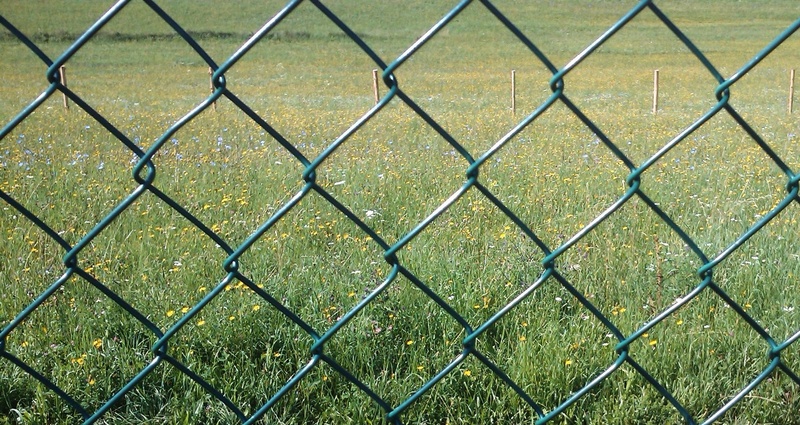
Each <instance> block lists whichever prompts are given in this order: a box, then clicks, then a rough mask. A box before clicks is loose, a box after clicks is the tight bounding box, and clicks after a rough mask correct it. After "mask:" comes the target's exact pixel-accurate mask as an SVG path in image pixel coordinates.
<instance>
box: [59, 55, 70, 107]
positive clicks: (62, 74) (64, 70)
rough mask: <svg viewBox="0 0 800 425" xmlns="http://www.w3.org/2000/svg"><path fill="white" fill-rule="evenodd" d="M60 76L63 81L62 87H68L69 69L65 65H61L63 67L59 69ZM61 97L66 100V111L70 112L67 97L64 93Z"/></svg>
mask: <svg viewBox="0 0 800 425" xmlns="http://www.w3.org/2000/svg"><path fill="white" fill-rule="evenodd" d="M58 75H59V79H60V80H61V85H62V86H64V87H66V86H67V67H66V66H64V65H61V67H60V68H58ZM61 96H63V98H64V109H66V110H69V102H67V95H66V94H64V93H61Z"/></svg>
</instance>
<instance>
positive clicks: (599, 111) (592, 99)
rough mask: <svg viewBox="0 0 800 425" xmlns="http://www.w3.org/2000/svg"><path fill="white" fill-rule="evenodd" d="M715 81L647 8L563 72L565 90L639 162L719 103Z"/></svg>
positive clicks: (607, 134) (571, 98)
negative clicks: (572, 68) (567, 71)
mask: <svg viewBox="0 0 800 425" xmlns="http://www.w3.org/2000/svg"><path fill="white" fill-rule="evenodd" d="M621 62H624V63H625V64H626V66H619V64H620V63H621ZM656 73H657V74H658V75H657V77H656ZM656 78H658V83H657V90H658V92H657V96H656V93H655V90H656V81H655V80H656ZM718 84H719V83H718V82H717V81H716V79H715V78H714V76H713V75H711V73H710V72H709V71H708V70H707V69H706V67H705V66H704V65H703V63H702V62H701V61H700V60H699V59H698V58H697V57H695V55H694V54H692V53H691V52H690V50H689V49H688V47H686V46H685V45H684V44H683V43H681V41H680V40H679V39H678V38H677V37H676V36H675V34H674V33H672V31H670V29H669V28H668V27H667V26H666V25H665V24H664V23H663V22H661V20H659V19H658V18H657V17H656V16H655V15H654V14H653V13H651V12H650V11H648V10H645V11H642V12H641V13H640V14H639V15H638V16H637V17H636V18H634V20H632V21H631V22H629V23H628V24H627V25H626V26H625V27H624V28H622V29H621V30H620V31H619V32H618V33H617V34H615V36H614V37H613V38H611V39H610V40H608V41H607V42H605V43H604V44H603V45H602V46H600V47H599V48H598V49H597V50H596V51H595V52H594V53H593V54H592V55H591V56H589V57H588V58H587V59H586V60H584V61H583V62H581V64H580V65H578V66H577V67H576V68H575V69H574V71H572V72H570V73H569V74H568V75H567V77H566V78H565V93H566V95H567V97H569V99H570V100H571V101H572V102H574V103H575V104H576V106H577V107H579V108H580V109H581V111H582V112H583V113H584V114H585V115H586V116H587V117H588V118H589V119H591V120H592V122H594V124H595V125H597V126H598V127H599V128H600V130H601V131H603V133H604V134H605V135H606V137H608V138H609V139H610V140H611V141H612V142H613V143H615V144H616V145H617V146H618V147H619V148H620V149H621V150H622V151H623V152H624V153H625V154H626V155H628V156H629V157H630V158H631V160H632V161H633V162H634V163H635V164H637V165H638V164H641V163H642V162H643V161H644V160H646V159H647V158H648V157H650V156H651V155H652V154H653V153H655V152H656V151H657V150H658V149H659V148H660V147H661V146H663V145H664V144H666V143H667V142H668V141H669V140H670V139H672V138H673V137H674V136H675V135H677V134H678V133H679V132H680V131H681V130H683V129H684V128H686V127H688V126H689V125H690V124H691V123H693V122H694V121H695V120H697V119H698V118H699V117H700V116H702V115H703V114H704V113H706V112H707V111H709V110H710V109H711V108H712V107H713V106H714V105H715V104H716V103H717V100H716V98H715V97H714V89H715V88H716V87H717V85H718ZM654 98H655V100H654ZM654 102H655V103H656V104H655V105H654ZM654 106H655V107H656V112H655V114H654V112H653V108H654Z"/></svg>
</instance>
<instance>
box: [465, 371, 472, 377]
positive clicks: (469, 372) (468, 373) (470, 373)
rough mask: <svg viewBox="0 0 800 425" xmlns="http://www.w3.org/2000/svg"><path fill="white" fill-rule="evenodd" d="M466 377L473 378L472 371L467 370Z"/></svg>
mask: <svg viewBox="0 0 800 425" xmlns="http://www.w3.org/2000/svg"><path fill="white" fill-rule="evenodd" d="M464 376H472V371H471V370H469V369H467V370H465V371H464Z"/></svg>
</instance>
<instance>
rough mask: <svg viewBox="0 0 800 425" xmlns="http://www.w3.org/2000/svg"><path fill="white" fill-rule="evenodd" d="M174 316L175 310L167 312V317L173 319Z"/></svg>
mask: <svg viewBox="0 0 800 425" xmlns="http://www.w3.org/2000/svg"><path fill="white" fill-rule="evenodd" d="M173 315H175V310H170V311H168V312H167V317H172V316H173Z"/></svg>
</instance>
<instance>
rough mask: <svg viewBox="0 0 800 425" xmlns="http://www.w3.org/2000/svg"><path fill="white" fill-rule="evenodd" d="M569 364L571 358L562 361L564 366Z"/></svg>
mask: <svg viewBox="0 0 800 425" xmlns="http://www.w3.org/2000/svg"><path fill="white" fill-rule="evenodd" d="M571 364H572V360H570V359H567V360H565V361H564V366H569V365H571Z"/></svg>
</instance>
